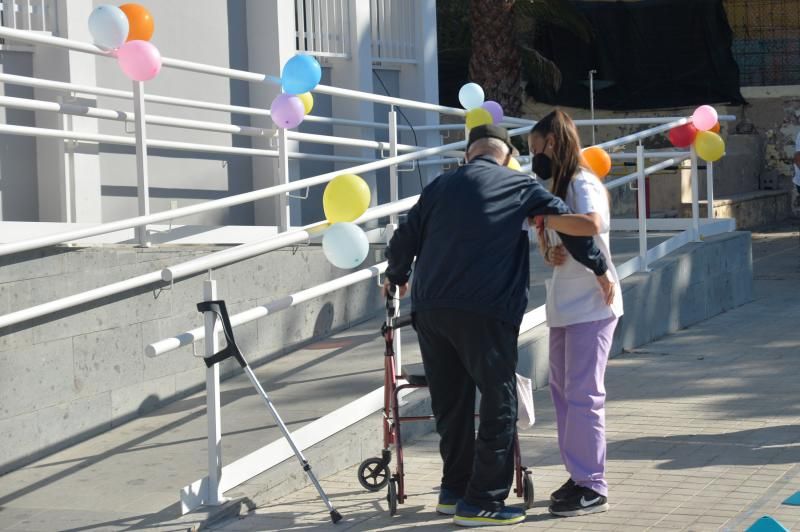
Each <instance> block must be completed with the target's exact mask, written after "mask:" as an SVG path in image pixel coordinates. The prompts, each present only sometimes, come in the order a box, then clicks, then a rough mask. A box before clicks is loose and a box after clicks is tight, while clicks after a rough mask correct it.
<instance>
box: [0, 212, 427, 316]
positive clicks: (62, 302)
mask: <svg viewBox="0 0 800 532" xmlns="http://www.w3.org/2000/svg"><path fill="white" fill-rule="evenodd" d="M416 200H417V197H413V198H406V199H404V200H402V201H399V202H397V203H396V204H392V205H381V206H379V207H373V208H372V209H369V210H368V211H367V212H366V213H365V214H364V215H363V216H362V217H361V218H359V219H358V220H356V223H359V224H361V223H366V222H369V221H372V220H378V219H380V218H384V217H386V216H388V215H390V214H393V213H395V212H403V211H406V210H408V209H410V208H411V207H412V206H413V205H414V203H415V202H416ZM327 227H328V223H327V222H319V223H316V224H311V225H309V226H306V227H303V228H300V229H296V230H293V231H289V232H286V233H281V234H279V235H277V236H273V237H270V238H267V239H264V240H262V241H259V242H253V243H251V244H242V245H239V246H235V247H232V248H229V249H225V250H223V251H219V252H216V253H212V254H210V255H206V256H204V257H199V258H197V259H192V260H189V261H186V262H183V263H180V264H176V265H174V266H172V267H170V268H165V269H164V270H161V271H157V272H151V273H147V274H144V275H139V276H137V277H133V278H131V279H125V280H123V281H119V282H116V283H111V284H108V285H106V286H102V287H100V288H95V289H92V290H87V291H85V292H81V293H79V294H74V295H71V296H66V297H62V298H60V299H56V300H53V301H48V302H47V303H42V304H41V305H35V306H33V307H29V308H26V309H22V310H18V311H16V312H11V313H9V314H6V315H4V316H0V328H3V327H8V326H10V325H16V324H18V323H22V322H25V321H28V320H32V319H35V318H40V317H42V316H46V315H48V314H53V313H54V312H60V311H62V310H67V309H70V308H73V307H76V306H78V305H83V304H85V303H90V302H92V301H96V300H98V299H102V298H104V297H109V296H112V295H115V294H119V293H122V292H125V291H128V290H132V289H135V288H141V287H143V286H147V285H150V284H153V283H158V282H162V281H163V279H164V278H165V274H164V272H165V271H169V272H170V275H169V277H168V281H170V282H172V281H176V280H178V279H182V278H184V277H188V276H190V275H194V274H196V273H199V272H202V271H206V270H208V269H210V268H216V267H219V266H225V265H228V264H233V263H234V262H238V261H241V260H245V259H247V258H250V257H254V256H256V255H261V254H263V253H267V252H269V251H274V250H276V249H280V248H283V247H287V246H291V245H293V244H300V243H302V242H306V241H308V240H309V239H310V238H312V237H313V236H319V235H322V234H324V232H325V231H326V230H327Z"/></svg>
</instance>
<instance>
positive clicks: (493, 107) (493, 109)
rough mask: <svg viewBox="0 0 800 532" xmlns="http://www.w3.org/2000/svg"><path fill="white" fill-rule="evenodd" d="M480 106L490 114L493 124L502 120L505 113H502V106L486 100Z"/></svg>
mask: <svg viewBox="0 0 800 532" xmlns="http://www.w3.org/2000/svg"><path fill="white" fill-rule="evenodd" d="M481 107H483V108H484V109H486V110H487V111H489V114H490V115H492V123H493V124H499V123H500V122H502V121H503V118H504V116H505V115H503V107H502V106H501V105H500V104H499V103H497V102H494V101H492V100H486V101H485V102H483V105H481Z"/></svg>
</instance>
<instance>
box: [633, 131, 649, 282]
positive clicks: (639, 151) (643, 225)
mask: <svg viewBox="0 0 800 532" xmlns="http://www.w3.org/2000/svg"><path fill="white" fill-rule="evenodd" d="M636 172H637V174H638V175H637V177H636V178H637V186H638V189H637V197H636V205H637V206H638V211H639V271H640V272H646V271H648V270H649V269H648V267H647V190H646V187H647V184H646V183H647V181H646V176H645V168H644V146H643V145H642V143H641V142H640V143H639V144H638V145H637V146H636Z"/></svg>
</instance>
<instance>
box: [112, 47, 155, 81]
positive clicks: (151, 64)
mask: <svg viewBox="0 0 800 532" xmlns="http://www.w3.org/2000/svg"><path fill="white" fill-rule="evenodd" d="M117 62H118V63H119V66H120V68H121V69H122V71H123V72H124V73H125V75H126V76H128V77H129V78H130V79H132V80H134V81H149V80H151V79H153V78H154V77H156V76H157V75H158V73H159V72H160V71H161V53H159V51H158V48H156V47H155V46H154V45H153V43H150V42H148V41H128V42H126V43H125V44H123V45H122V47H121V48H120V49H119V50H118V51H117Z"/></svg>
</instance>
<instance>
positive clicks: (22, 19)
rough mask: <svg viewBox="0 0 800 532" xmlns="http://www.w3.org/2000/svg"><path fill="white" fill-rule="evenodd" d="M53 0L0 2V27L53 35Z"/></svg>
mask: <svg viewBox="0 0 800 532" xmlns="http://www.w3.org/2000/svg"><path fill="white" fill-rule="evenodd" d="M54 10H55V2H54V1H53V0H0V26H3V27H6V28H13V29H20V30H31V31H48V32H52V33H55V31H56V25H55V20H56V17H55V13H54Z"/></svg>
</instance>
